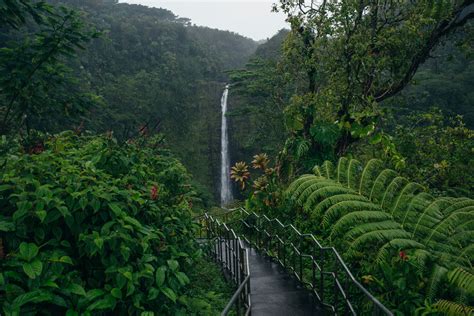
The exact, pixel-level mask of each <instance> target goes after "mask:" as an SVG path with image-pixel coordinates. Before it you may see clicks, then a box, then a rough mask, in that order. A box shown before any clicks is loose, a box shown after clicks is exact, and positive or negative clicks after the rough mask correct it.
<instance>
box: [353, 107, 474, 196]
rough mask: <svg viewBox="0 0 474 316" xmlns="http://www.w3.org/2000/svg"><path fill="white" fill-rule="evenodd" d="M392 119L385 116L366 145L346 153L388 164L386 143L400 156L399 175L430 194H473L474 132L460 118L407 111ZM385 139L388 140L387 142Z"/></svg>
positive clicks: (436, 111) (437, 112)
mask: <svg viewBox="0 0 474 316" xmlns="http://www.w3.org/2000/svg"><path fill="white" fill-rule="evenodd" d="M408 113H409V114H407V115H398V116H396V118H393V117H391V116H390V115H387V118H386V120H385V121H386V123H385V124H383V125H382V126H383V130H387V131H388V132H389V133H390V134H391V136H388V135H387V134H380V136H379V137H378V138H374V139H372V140H371V141H370V142H366V143H359V144H357V145H356V146H353V147H352V148H351V149H350V152H351V153H352V154H354V155H355V156H356V157H360V158H361V159H362V160H364V161H368V160H370V159H372V158H374V157H377V158H381V159H384V160H387V161H390V160H391V159H392V157H391V156H390V153H389V152H387V151H385V147H386V145H385V144H384V142H386V143H387V144H388V143H390V144H392V145H393V146H395V147H396V148H397V152H399V153H400V155H401V156H403V160H404V162H405V163H404V165H403V166H401V167H400V168H399V172H400V173H401V174H402V175H404V176H406V177H408V178H410V179H412V180H413V181H416V182H419V183H421V184H423V185H425V186H427V187H429V188H430V189H431V191H432V192H433V193H434V194H445V195H446V194H448V195H454V196H468V197H471V198H472V194H473V192H474V178H473V176H472V170H473V168H474V157H473V154H472V153H473V148H474V131H473V130H471V129H469V128H468V127H466V125H465V123H464V121H463V120H462V118H461V117H460V116H456V117H449V116H447V115H446V114H444V113H442V112H441V111H439V110H436V109H434V110H432V111H429V112H408ZM387 138H388V139H387Z"/></svg>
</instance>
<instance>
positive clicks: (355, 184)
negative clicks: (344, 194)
mask: <svg viewBox="0 0 474 316" xmlns="http://www.w3.org/2000/svg"><path fill="white" fill-rule="evenodd" d="M361 172H362V163H361V162H360V161H358V160H357V159H351V160H350V161H349V166H348V167H347V176H346V178H347V187H348V188H351V189H354V190H358V189H359V182H360V177H361Z"/></svg>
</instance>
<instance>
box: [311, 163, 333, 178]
mask: <svg viewBox="0 0 474 316" xmlns="http://www.w3.org/2000/svg"><path fill="white" fill-rule="evenodd" d="M313 171H315V173H317V174H319V175H321V176H322V177H325V178H326V179H332V178H333V174H334V165H333V164H332V162H330V161H325V162H324V163H323V164H322V165H321V166H316V167H315V168H314V169H313Z"/></svg>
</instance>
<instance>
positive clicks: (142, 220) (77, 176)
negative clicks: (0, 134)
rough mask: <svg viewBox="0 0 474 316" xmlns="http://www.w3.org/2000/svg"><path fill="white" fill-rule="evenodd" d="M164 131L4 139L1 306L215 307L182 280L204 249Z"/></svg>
mask: <svg viewBox="0 0 474 316" xmlns="http://www.w3.org/2000/svg"><path fill="white" fill-rule="evenodd" d="M160 139H161V138H160V137H158V138H154V139H150V140H139V141H136V142H135V143H130V144H125V145H123V146H120V145H118V144H117V142H116V141H115V140H114V139H113V138H111V137H110V136H107V135H105V136H77V135H75V134H74V133H73V132H65V133H62V134H59V135H56V136H50V137H49V138H48V139H47V141H46V142H45V143H44V144H38V146H37V147H36V150H35V151H34V152H35V154H32V155H30V154H28V153H24V152H22V151H23V147H22V146H18V145H15V146H13V144H12V143H7V142H6V138H5V137H4V138H3V140H2V144H1V145H2V146H3V149H5V147H6V148H7V149H6V150H7V151H8V153H7V154H5V155H2V158H1V159H2V174H1V178H0V191H1V198H0V207H1V209H2V213H1V214H0V240H1V241H2V246H3V247H2V248H1V253H0V271H1V272H0V305H1V308H2V312H3V313H4V314H5V315H18V314H21V315H27V314H36V313H47V314H65V313H66V312H67V313H68V315H77V314H92V313H96V312H101V311H113V313H114V314H124V315H126V314H137V313H138V314H140V313H145V312H151V313H153V312H154V313H158V314H183V315H189V314H192V313H195V312H196V311H197V310H198V311H200V312H201V311H202V312H203V313H206V310H207V311H208V312H209V313H212V308H218V307H219V306H220V305H219V303H217V304H216V302H217V301H218V300H219V299H220V298H219V296H218V295H211V296H208V295H207V294H206V293H205V292H203V291H201V292H199V290H197V289H195V288H188V287H187V286H188V284H189V283H190V275H188V271H190V270H192V269H194V267H193V265H194V263H195V261H196V260H198V258H199V256H200V250H199V247H198V246H197V245H196V243H195V241H194V230H195V226H194V225H195V224H193V220H192V217H191V210H190V207H189V205H190V204H191V201H192V199H193V191H192V189H191V187H190V185H189V176H188V175H187V173H186V171H185V168H184V167H183V166H182V165H181V164H180V163H179V162H178V161H177V160H176V159H174V158H173V157H172V156H171V155H170V154H169V152H168V151H167V150H165V149H162V144H161V140H160ZM194 275H195V277H196V278H200V276H199V275H196V274H194ZM214 275H215V274H214ZM196 292H198V293H196ZM213 300H215V301H213ZM212 305H214V306H212Z"/></svg>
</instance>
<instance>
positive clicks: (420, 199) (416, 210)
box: [402, 192, 434, 228]
mask: <svg viewBox="0 0 474 316" xmlns="http://www.w3.org/2000/svg"><path fill="white" fill-rule="evenodd" d="M433 201H434V197H433V196H431V194H428V193H426V192H422V193H420V194H417V195H416V196H414V197H413V198H412V199H411V201H410V203H409V204H408V206H407V207H406V211H405V214H404V215H403V216H402V218H403V221H402V225H403V226H405V223H407V220H408V219H410V221H409V222H408V223H407V226H409V227H413V228H414V227H415V222H416V221H417V220H418V219H419V218H420V213H422V212H423V211H424V210H425V209H426V208H427V207H428V206H429V205H430V204H431V203H432V202H433Z"/></svg>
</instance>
